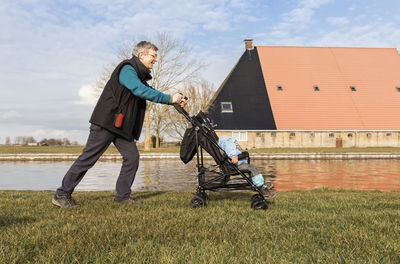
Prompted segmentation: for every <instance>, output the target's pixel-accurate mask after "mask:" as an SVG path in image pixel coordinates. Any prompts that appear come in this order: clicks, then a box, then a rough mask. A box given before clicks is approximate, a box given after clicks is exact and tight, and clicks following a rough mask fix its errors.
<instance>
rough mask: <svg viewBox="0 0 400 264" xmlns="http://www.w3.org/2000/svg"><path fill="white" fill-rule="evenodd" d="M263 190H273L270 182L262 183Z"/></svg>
mask: <svg viewBox="0 0 400 264" xmlns="http://www.w3.org/2000/svg"><path fill="white" fill-rule="evenodd" d="M264 188H266V189H268V190H272V189H273V188H274V184H273V183H272V182H266V183H264Z"/></svg>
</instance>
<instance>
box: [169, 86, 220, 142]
mask: <svg viewBox="0 0 400 264" xmlns="http://www.w3.org/2000/svg"><path fill="white" fill-rule="evenodd" d="M183 93H184V94H185V95H186V96H187V97H189V103H188V104H187V105H186V107H185V110H186V111H187V112H188V113H189V114H190V115H196V114H197V113H198V112H199V111H203V112H206V111H207V110H208V109H209V108H210V107H212V105H210V102H211V99H212V97H213V95H214V93H215V91H214V88H213V86H212V84H210V83H209V82H207V81H205V80H203V81H201V82H200V83H192V84H188V85H186V86H185V87H184V89H183ZM165 115H167V116H168V118H166V119H167V120H168V121H169V122H167V123H166V124H165V127H167V128H168V129H166V132H167V134H168V135H169V136H170V137H172V138H176V139H179V140H180V139H182V138H183V134H184V132H185V130H186V128H187V127H188V126H189V125H190V124H189V122H188V121H187V120H186V118H185V117H184V116H182V115H181V114H179V113H178V112H177V111H176V110H175V109H170V110H169V111H167V112H166V113H165ZM172 120H173V121H172Z"/></svg>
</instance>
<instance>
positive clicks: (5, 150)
mask: <svg viewBox="0 0 400 264" xmlns="http://www.w3.org/2000/svg"><path fill="white" fill-rule="evenodd" d="M82 149H83V146H49V147H36V146H33V147H31V146H0V154H44V153H50V154H53V153H67V154H80V153H81V151H82ZM139 151H140V152H141V153H150V152H151V153H179V147H169V148H158V149H151V150H150V151H147V152H146V151H144V150H143V146H139ZM249 152H250V153H327V152H334V153H342V152H390V153H400V148H395V147H374V148H259V149H251V150H249ZM106 153H109V154H115V153H118V150H117V149H116V148H115V147H114V146H113V145H111V146H110V147H109V148H108V150H107V151H106Z"/></svg>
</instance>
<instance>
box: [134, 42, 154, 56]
mask: <svg viewBox="0 0 400 264" xmlns="http://www.w3.org/2000/svg"><path fill="white" fill-rule="evenodd" d="M149 49H153V50H155V51H157V50H158V48H157V47H156V45H154V44H153V43H151V42H148V41H140V42H139V43H138V44H136V46H135V47H134V48H133V51H132V55H134V56H136V57H139V54H140V53H142V52H147V51H148V50H149Z"/></svg>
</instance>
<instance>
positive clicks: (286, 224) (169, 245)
mask: <svg viewBox="0 0 400 264" xmlns="http://www.w3.org/2000/svg"><path fill="white" fill-rule="evenodd" d="M52 195H53V192H49V191H0V233H1V238H0V263H400V241H399V236H400V210H399V209H400V206H399V200H400V192H380V191H372V192H366V191H364V192H361V191H344V190H329V189H317V190H313V191H290V192H282V193H280V194H279V196H278V197H277V198H276V199H275V201H274V202H273V203H271V204H270V207H269V209H268V210H266V211H254V210H253V209H251V208H250V202H249V197H250V193H243V192H242V193H234V192H218V193H210V194H209V196H210V201H209V203H208V206H207V207H205V208H200V209H191V208H190V207H189V201H190V199H191V197H192V194H191V193H189V192H135V193H134V194H133V197H134V198H138V199H142V200H143V204H141V205H133V206H129V205H115V204H112V203H111V200H112V196H113V192H110V191H101V192H76V193H74V197H75V199H76V200H77V201H78V203H80V204H81V207H80V208H78V209H76V210H61V209H58V208H56V207H54V206H52V205H51V204H50V200H51V198H52Z"/></svg>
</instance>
